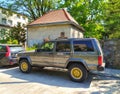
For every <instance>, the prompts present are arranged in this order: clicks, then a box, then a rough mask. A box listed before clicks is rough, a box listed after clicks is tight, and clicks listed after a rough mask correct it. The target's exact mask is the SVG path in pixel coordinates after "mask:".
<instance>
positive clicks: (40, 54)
mask: <svg viewBox="0 0 120 94" xmlns="http://www.w3.org/2000/svg"><path fill="white" fill-rule="evenodd" d="M47 44H50V45H49V46H50V48H49V47H48V48H45V47H44V46H45V45H46V43H44V44H42V46H41V47H40V48H39V49H37V50H36V52H35V53H33V54H32V55H31V60H32V63H33V65H40V66H53V48H54V42H47Z"/></svg>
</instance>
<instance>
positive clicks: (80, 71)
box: [68, 64, 88, 82]
mask: <svg viewBox="0 0 120 94" xmlns="http://www.w3.org/2000/svg"><path fill="white" fill-rule="evenodd" d="M68 71H69V76H70V79H71V80H72V81H76V82H83V81H85V80H86V78H87V76H88V72H87V70H86V68H85V67H84V66H82V65H80V64H72V65H70V67H69V69H68Z"/></svg>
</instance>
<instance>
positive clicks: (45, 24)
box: [27, 21, 85, 32]
mask: <svg viewBox="0 0 120 94" xmlns="http://www.w3.org/2000/svg"><path fill="white" fill-rule="evenodd" d="M60 24H71V25H73V26H75V27H77V28H78V29H80V30H81V31H83V32H84V31H85V30H84V29H83V28H82V27H81V26H80V25H78V24H76V23H75V22H73V21H63V22H52V23H43V24H32V25H30V24H29V25H27V27H33V26H50V25H60Z"/></svg>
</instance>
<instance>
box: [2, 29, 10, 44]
mask: <svg viewBox="0 0 120 94" xmlns="http://www.w3.org/2000/svg"><path fill="white" fill-rule="evenodd" d="M8 40H9V31H8V30H6V29H4V28H3V29H1V30H0V43H6V42H7V41H8Z"/></svg>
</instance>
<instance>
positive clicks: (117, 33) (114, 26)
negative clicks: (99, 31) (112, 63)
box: [104, 0, 120, 38]
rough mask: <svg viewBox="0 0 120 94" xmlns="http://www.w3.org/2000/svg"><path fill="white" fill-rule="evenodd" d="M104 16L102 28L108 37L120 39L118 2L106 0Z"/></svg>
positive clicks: (116, 0)
mask: <svg viewBox="0 0 120 94" xmlns="http://www.w3.org/2000/svg"><path fill="white" fill-rule="evenodd" d="M104 15H105V18H104V19H105V20H104V23H105V24H104V26H105V30H106V33H107V35H108V37H109V38H120V0H108V2H106V7H105V10H104Z"/></svg>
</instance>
